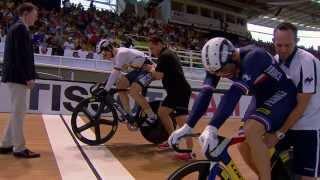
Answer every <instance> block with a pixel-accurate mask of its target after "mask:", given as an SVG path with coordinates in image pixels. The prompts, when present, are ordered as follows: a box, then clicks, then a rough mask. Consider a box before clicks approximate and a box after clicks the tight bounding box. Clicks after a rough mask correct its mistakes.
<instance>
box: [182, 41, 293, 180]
mask: <svg viewBox="0 0 320 180" xmlns="http://www.w3.org/2000/svg"><path fill="white" fill-rule="evenodd" d="M201 56H202V62H203V64H204V67H205V68H206V70H207V71H209V72H211V73H213V74H215V75H216V76H219V77H225V78H230V79H233V80H234V83H233V84H232V86H231V87H230V89H229V90H228V91H227V92H226V94H225V95H224V96H223V97H222V99H221V102H220V103H219V106H218V108H217V111H216V113H215V114H214V116H213V117H212V119H211V121H210V123H209V125H208V126H207V127H206V128H205V130H204V131H203V132H202V134H201V136H200V137H199V140H200V143H201V146H202V151H203V152H204V153H206V152H208V153H210V152H211V151H212V150H213V149H214V148H215V147H216V145H217V143H218V139H217V135H218V129H219V127H220V126H221V125H222V124H223V123H224V121H225V120H226V119H227V118H228V117H229V116H230V115H231V113H232V112H233V110H234V107H235V106H236V104H237V103H238V101H239V99H240V97H241V96H242V95H245V94H248V93H250V94H252V95H253V96H254V98H255V101H256V107H257V109H256V110H255V111H254V112H253V113H251V114H250V115H249V117H248V120H247V121H246V122H245V126H244V132H245V135H246V138H247V139H246V142H247V143H248V145H249V148H250V153H251V155H257V154H259V156H255V158H254V159H253V158H252V159H251V160H252V161H253V162H254V164H255V165H256V167H257V170H258V175H259V177H260V179H266V180H270V179H271V177H270V176H271V170H270V169H271V167H270V160H269V156H268V150H267V147H266V145H265V144H264V142H263V138H262V136H263V134H265V132H273V131H276V130H277V129H278V128H280V126H281V125H282V123H283V120H284V119H285V118H286V117H287V116H288V114H289V113H290V112H291V110H292V109H293V108H294V107H295V104H296V88H295V86H294V84H293V83H292V82H291V80H289V79H287V77H286V75H285V74H284V72H282V71H281V69H280V68H279V67H278V66H277V65H276V62H275V61H274V59H273V57H272V56H271V55H270V54H268V53H267V52H266V51H265V50H263V49H260V48H256V47H254V46H245V47H242V48H234V46H233V44H232V43H231V42H230V41H228V40H227V39H225V38H213V39H211V40H209V41H208V42H207V43H206V44H205V46H204V47H203V48H202V54H201ZM195 123H196V122H189V121H188V122H187V124H188V125H189V124H195ZM186 127H187V126H185V129H184V130H183V129H182V130H183V131H185V132H186V131H189V132H190V129H188V127H187V128H186ZM189 128H190V127H189ZM187 133H188V132H187ZM180 134H183V133H180ZM251 157H252V156H251Z"/></svg>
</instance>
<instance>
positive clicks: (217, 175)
mask: <svg viewBox="0 0 320 180" xmlns="http://www.w3.org/2000/svg"><path fill="white" fill-rule="evenodd" d="M199 135H200V134H189V135H186V136H183V137H181V138H186V137H198V136H199ZM218 139H219V143H218V145H217V147H216V148H215V149H214V150H213V151H212V152H211V153H209V152H207V153H206V154H205V156H206V157H207V160H197V161H194V162H190V163H188V164H186V165H184V166H183V167H180V168H179V169H177V170H175V171H174V172H173V173H172V174H171V175H170V176H169V177H168V180H181V179H187V178H188V179H190V178H191V177H192V179H198V180H216V179H217V180H218V179H220V180H244V177H243V176H242V175H241V173H240V171H239V170H238V168H237V166H236V164H235V163H234V161H233V160H232V158H231V156H230V154H229V152H228V148H229V147H230V146H232V145H234V144H238V143H241V142H243V141H244V140H245V137H244V136H238V134H237V135H234V136H233V137H231V138H227V137H223V136H218ZM172 146H173V149H174V150H175V151H176V152H182V153H185V152H191V150H190V149H180V148H179V145H178V144H173V145H172ZM270 155H271V168H272V170H271V174H272V179H273V180H293V179H294V177H293V173H291V168H290V166H291V165H290V164H291V161H290V159H291V158H290V157H291V155H292V147H287V146H276V147H275V148H272V149H270ZM195 177H196V178H195Z"/></svg>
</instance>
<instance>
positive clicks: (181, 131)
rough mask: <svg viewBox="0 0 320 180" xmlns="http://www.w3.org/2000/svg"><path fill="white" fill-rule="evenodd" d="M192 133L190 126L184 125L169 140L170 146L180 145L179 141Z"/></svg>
mask: <svg viewBox="0 0 320 180" xmlns="http://www.w3.org/2000/svg"><path fill="white" fill-rule="evenodd" d="M191 133H192V128H191V127H189V126H188V124H185V125H183V126H182V127H181V128H179V129H177V130H175V131H173V132H172V134H171V135H170V137H169V139H168V144H169V145H170V147H172V145H173V144H178V141H179V139H180V138H181V137H182V136H184V135H187V134H191Z"/></svg>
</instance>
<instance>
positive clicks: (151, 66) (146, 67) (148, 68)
mask: <svg viewBox="0 0 320 180" xmlns="http://www.w3.org/2000/svg"><path fill="white" fill-rule="evenodd" d="M154 68H155V65H153V64H145V65H143V70H145V71H148V72H151V71H152V70H153V69H154Z"/></svg>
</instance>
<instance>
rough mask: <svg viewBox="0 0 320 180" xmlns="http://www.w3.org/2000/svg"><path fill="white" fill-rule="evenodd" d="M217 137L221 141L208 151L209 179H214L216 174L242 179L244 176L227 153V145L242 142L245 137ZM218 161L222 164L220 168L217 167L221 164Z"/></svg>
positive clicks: (227, 177) (236, 179)
mask: <svg viewBox="0 0 320 180" xmlns="http://www.w3.org/2000/svg"><path fill="white" fill-rule="evenodd" d="M219 139H221V140H222V141H221V143H219V145H218V146H217V147H216V148H215V150H214V151H213V152H212V153H210V161H211V165H210V173H209V179H215V177H216V176H217V175H220V176H222V177H223V178H225V179H232V180H244V177H243V176H242V175H241V173H240V171H239V169H238V167H237V166H236V164H235V163H234V161H233V160H232V158H231V156H230V155H229V153H228V147H229V146H231V145H233V144H237V143H240V142H243V141H244V139H245V138H244V137H233V138H231V139H229V138H224V137H222V136H219ZM219 162H221V163H222V165H223V168H222V169H221V168H219V167H220V166H222V165H221V164H220V163H219Z"/></svg>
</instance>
